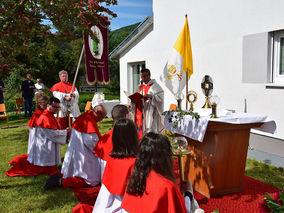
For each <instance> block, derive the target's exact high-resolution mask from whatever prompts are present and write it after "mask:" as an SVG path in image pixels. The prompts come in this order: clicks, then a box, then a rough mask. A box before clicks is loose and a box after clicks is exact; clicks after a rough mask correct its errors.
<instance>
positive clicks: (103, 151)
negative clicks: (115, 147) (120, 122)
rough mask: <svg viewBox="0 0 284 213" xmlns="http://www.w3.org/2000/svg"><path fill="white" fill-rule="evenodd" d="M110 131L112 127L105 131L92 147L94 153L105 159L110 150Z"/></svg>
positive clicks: (106, 159)
mask: <svg viewBox="0 0 284 213" xmlns="http://www.w3.org/2000/svg"><path fill="white" fill-rule="evenodd" d="M112 133H113V129H111V130H109V131H108V132H107V133H105V134H104V135H103V136H102V137H101V139H100V140H99V142H98V143H97V144H96V146H95V148H94V151H95V155H96V156H97V157H99V158H100V159H103V160H105V161H108V159H109V158H110V156H109V154H110V152H111V151H112Z"/></svg>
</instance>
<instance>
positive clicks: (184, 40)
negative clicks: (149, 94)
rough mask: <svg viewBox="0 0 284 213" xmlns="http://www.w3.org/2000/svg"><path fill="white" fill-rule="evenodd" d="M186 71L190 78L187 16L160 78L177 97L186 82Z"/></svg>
mask: <svg viewBox="0 0 284 213" xmlns="http://www.w3.org/2000/svg"><path fill="white" fill-rule="evenodd" d="M186 72H187V73H188V77H189V78H190V76H191V74H192V73H193V61H192V53H191V44H190V34H189V27H188V21H187V17H185V24H184V26H183V28H182V31H181V33H180V35H179V37H178V39H177V41H176V43H175V45H174V48H173V50H172V53H171V56H170V58H169V59H168V61H167V64H166V66H165V68H164V72H163V74H162V75H161V76H160V80H161V81H162V82H163V83H164V84H165V86H166V87H167V88H168V89H169V90H170V91H171V92H172V94H173V95H174V96H175V97H176V98H177V99H178V98H181V94H182V90H183V89H184V86H185V83H186Z"/></svg>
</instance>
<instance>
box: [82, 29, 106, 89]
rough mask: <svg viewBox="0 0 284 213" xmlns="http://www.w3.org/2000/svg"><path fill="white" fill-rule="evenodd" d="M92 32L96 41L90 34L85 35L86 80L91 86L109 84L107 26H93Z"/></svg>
mask: <svg viewBox="0 0 284 213" xmlns="http://www.w3.org/2000/svg"><path fill="white" fill-rule="evenodd" d="M91 31H92V33H93V35H94V37H95V38H96V39H92V37H91V36H90V35H89V34H85V35H84V45H85V60H86V80H87V82H88V84H90V85H93V84H95V83H101V84H108V83H109V82H110V78H109V69H108V43H107V26H101V25H100V24H98V25H94V26H91Z"/></svg>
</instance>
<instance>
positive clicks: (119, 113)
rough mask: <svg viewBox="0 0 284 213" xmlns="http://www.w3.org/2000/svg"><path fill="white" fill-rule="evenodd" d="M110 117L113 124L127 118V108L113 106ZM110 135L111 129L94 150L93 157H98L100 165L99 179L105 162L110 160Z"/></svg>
mask: <svg viewBox="0 0 284 213" xmlns="http://www.w3.org/2000/svg"><path fill="white" fill-rule="evenodd" d="M111 116H112V119H113V122H114V123H115V122H116V121H118V120H119V119H121V118H128V117H129V110H128V107H127V106H125V105H122V104H118V105H116V106H114V107H113V108H112V111H111ZM112 133H113V129H111V130H109V131H108V132H107V133H105V134H104V135H103V136H102V137H101V139H100V140H99V142H98V143H97V144H96V146H95V148H94V151H95V155H96V156H97V157H98V160H99V163H100V168H101V178H102V177H103V173H104V169H105V165H106V162H107V160H108V159H109V158H110V154H111V151H112Z"/></svg>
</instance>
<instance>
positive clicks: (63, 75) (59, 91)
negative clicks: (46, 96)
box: [50, 70, 80, 129]
mask: <svg viewBox="0 0 284 213" xmlns="http://www.w3.org/2000/svg"><path fill="white" fill-rule="evenodd" d="M59 78H60V82H59V83H57V84H54V85H53V86H52V87H51V89H50V91H51V92H52V94H53V96H54V97H56V98H58V99H59V100H60V103H61V104H60V107H61V110H60V111H59V113H58V118H59V124H60V128H61V129H65V128H66V127H67V126H71V124H72V118H77V117H78V116H79V115H80V110H79V106H78V100H79V92H78V90H77V89H76V87H75V86H74V88H73V91H72V92H71V90H72V84H71V83H69V82H68V73H67V72H66V71H65V70H62V71H60V72H59ZM68 115H69V117H68ZM69 122H70V124H69Z"/></svg>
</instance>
